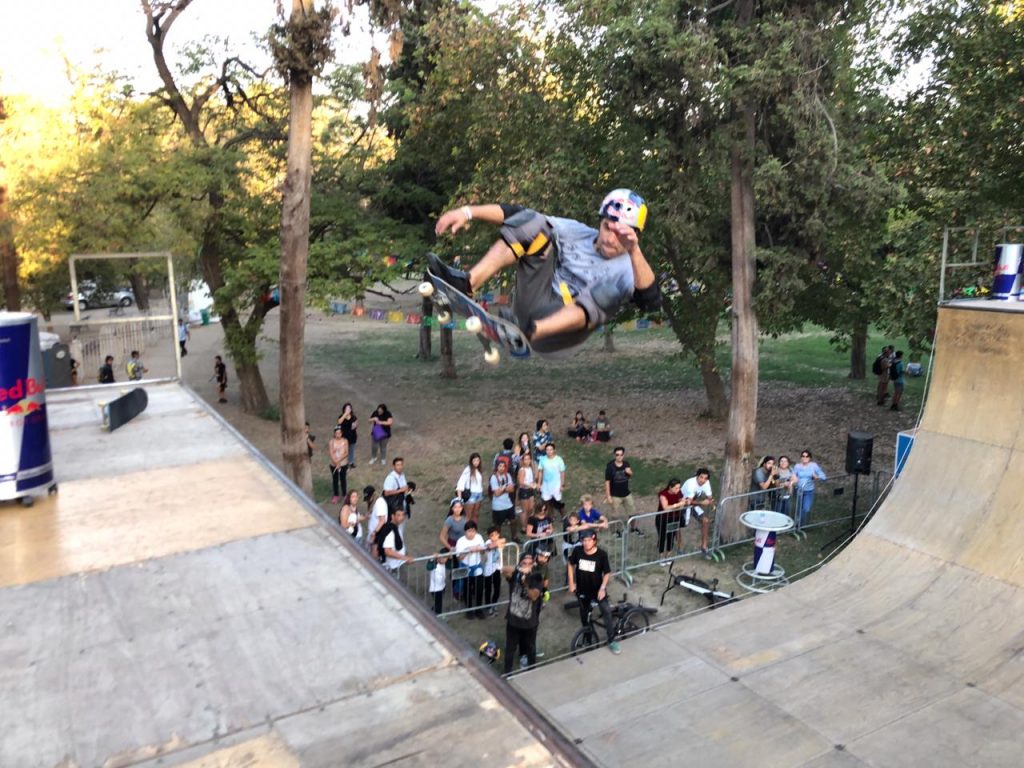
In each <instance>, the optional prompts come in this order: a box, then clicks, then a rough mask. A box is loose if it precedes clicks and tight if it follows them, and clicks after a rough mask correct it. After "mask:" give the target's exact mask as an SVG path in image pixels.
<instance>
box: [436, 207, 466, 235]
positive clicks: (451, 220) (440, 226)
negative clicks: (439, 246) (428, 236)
mask: <svg viewBox="0 0 1024 768" xmlns="http://www.w3.org/2000/svg"><path fill="white" fill-rule="evenodd" d="M468 226H469V219H467V218H466V214H465V212H463V210H462V209H461V208H453V209H452V210H450V211H446V212H445V213H442V214H441V218H439V219H438V220H437V224H435V225H434V234H436V235H443V234H444V233H445V232H451V233H452V234H453V235H454V234H455V233H456V232H458V231H459V230H461V229H465V228H467V227H468Z"/></svg>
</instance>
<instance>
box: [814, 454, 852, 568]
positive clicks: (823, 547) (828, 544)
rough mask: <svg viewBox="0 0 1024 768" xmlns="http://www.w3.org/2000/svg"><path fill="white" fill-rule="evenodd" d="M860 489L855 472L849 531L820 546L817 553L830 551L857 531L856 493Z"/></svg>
mask: <svg viewBox="0 0 1024 768" xmlns="http://www.w3.org/2000/svg"><path fill="white" fill-rule="evenodd" d="M859 487H860V472H856V473H854V475H853V504H852V505H851V506H850V531H849V532H848V533H840V534H839V535H838V536H836V537H835V538H834V539H832V540H831V541H829V542H826V543H825V544H822V545H821V549H819V550H818V552H824V551H825V550H826V549H831V548H832V545H833V544H836V543H838V542H839V541H841V540H842V539H849V538H850V537H851V536H853V534H854V533H855V532H856V530H857V491H858V490H859Z"/></svg>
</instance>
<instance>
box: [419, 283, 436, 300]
mask: <svg viewBox="0 0 1024 768" xmlns="http://www.w3.org/2000/svg"><path fill="white" fill-rule="evenodd" d="M419 291H420V296H423V297H424V298H428V299H429V298H430V297H431V296H433V295H434V284H433V283H420V288H419Z"/></svg>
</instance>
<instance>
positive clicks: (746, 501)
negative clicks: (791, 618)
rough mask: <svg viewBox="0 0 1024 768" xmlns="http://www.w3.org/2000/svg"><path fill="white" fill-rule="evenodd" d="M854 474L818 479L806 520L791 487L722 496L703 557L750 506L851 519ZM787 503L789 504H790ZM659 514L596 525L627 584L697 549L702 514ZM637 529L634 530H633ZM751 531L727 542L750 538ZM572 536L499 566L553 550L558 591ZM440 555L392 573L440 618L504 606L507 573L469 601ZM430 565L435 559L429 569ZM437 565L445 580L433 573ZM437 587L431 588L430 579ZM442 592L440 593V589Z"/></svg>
mask: <svg viewBox="0 0 1024 768" xmlns="http://www.w3.org/2000/svg"><path fill="white" fill-rule="evenodd" d="M891 480H892V473H891V472H887V471H878V472H875V473H873V475H872V476H871V477H861V478H860V479H859V481H857V483H858V485H857V490H858V503H857V518H859V519H863V517H864V516H865V515H867V514H868V513H869V512H870V511H871V510H872V509H873V508H874V506H875V505H876V504H877V503H878V501H879V500H880V499H881V498H882V497H883V496H884V495H885V494H886V493H887V492H888V490H889V488H890V486H891ZM854 482H855V477H854V476H853V475H839V476H836V477H832V478H829V479H828V480H824V481H819V482H817V483H816V487H815V492H814V497H813V502H812V503H811V505H810V508H809V511H808V515H807V518H806V519H805V520H804V521H803V523H802V525H801V524H800V522H799V514H798V512H799V510H800V509H801V508H802V507H801V506H799V505H800V504H801V503H802V502H804V501H806V500H807V497H806V496H802V495H801V494H800V493H794V494H793V495H792V496H791V497H790V498H789V499H786V498H785V497H784V495H783V494H780V493H779V491H778V489H773V490H769V491H757V492H756V493H744V494H739V495H736V496H727V497H726V498H724V499H722V500H721V501H720V502H719V503H718V505H717V507H713V508H710V509H708V511H707V513H706V514H707V516H708V518H709V521H710V531H709V552H708V553H707V555H708V556H709V557H711V558H712V559H715V560H722V559H724V553H723V552H722V544H721V531H720V521H721V520H724V519H726V518H727V517H728V516H729V515H735V516H737V517H738V516H739V515H740V514H742V513H743V512H746V511H748V510H750V509H767V510H773V511H779V512H783V513H788V514H789V515H790V516H791V517H793V518H794V520H795V521H796V522H797V527H796V528H795V529H794V535H797V536H801V535H806V533H805V531H807V530H810V529H813V528H816V527H820V526H824V525H828V524H832V523H837V522H842V521H846V520H849V519H850V516H851V512H852V504H853V486H854ZM787 502H788V505H787ZM665 514H666V513H664V512H645V513H641V514H637V515H632V516H631V517H630V518H629V519H628V521H623V520H613V521H611V522H610V523H609V524H608V528H607V530H600V531H599V545H600V546H601V547H602V548H603V549H604V550H605V551H606V552H607V553H608V558H609V561H610V564H611V568H612V573H613V575H615V576H617V577H618V578H619V579H621V580H622V581H623V582H624V583H625V584H626V585H627V586H628V585H629V584H631V583H632V582H633V572H635V571H637V570H639V569H642V568H647V567H650V566H653V565H656V564H659V563H669V562H672V561H675V560H681V559H684V558H689V557H694V556H698V555H702V554H703V553H702V551H701V548H700V544H701V526H700V520H699V519H698V518H696V517H695V516H691V518H690V520H689V524H688V525H683V520H685V513H682V512H681V515H680V520H679V521H678V522H676V521H670V520H665V519H663V518H661V519H659V516H662V515H665ZM634 529H635V530H638V531H639V533H637V532H634ZM752 540H753V537H748V538H745V539H741V540H738V541H735V542H731V543H730V544H729V545H728V546H733V545H736V544H743V543H746V542H749V541H752ZM577 545H578V544H577V542H576V536H574V535H573V534H572V533H571V532H570V533H566V532H565V531H564V526H563V530H562V531H559V532H556V533H552V534H550V535H548V536H543V537H539V538H534V539H528V540H526V541H524V542H523V543H522V544H518V543H516V542H509V543H507V544H505V546H504V547H503V548H502V552H501V566H500V567H502V568H504V567H508V566H514V565H516V564H517V563H518V561H519V554H520V552H521V551H524V550H528V551H533V552H536V551H537V550H547V551H549V552H550V553H551V559H550V561H549V563H548V579H549V590H550V591H551V592H552V593H557V592H562V591H564V590H565V589H566V588H567V584H566V564H567V562H568V559H569V556H570V554H571V552H572V549H573V547H574V546H577ZM440 557H445V556H442V555H439V554H430V555H424V556H423V557H418V558H416V559H415V560H414V561H412V562H410V563H407V564H406V565H405V566H403V567H402V568H401V569H400V570H399V572H398V574H397V578H398V580H399V582H400V583H401V584H403V585H404V586H405V587H406V588H407V589H408V590H409V591H410V592H412V593H413V594H414V595H415V596H416V597H417V598H418V599H420V600H421V601H422V602H423V604H424V605H426V606H427V607H428V608H430V609H431V610H435V612H436V613H437V614H438V616H440V617H441V618H449V617H452V616H459V615H462V614H465V613H468V612H469V611H472V610H488V609H491V608H499V607H502V606H504V604H505V602H506V601H507V599H508V587H507V586H506V584H505V579H504V578H502V577H499V578H498V579H496V580H494V583H493V584H492V585H491V586H490V587H487V586H486V585H485V592H484V593H483V594H484V598H489V599H481V600H479V601H477V604H475V605H470V604H468V603H467V596H468V595H469V589H470V583H469V580H470V579H471V578H473V577H471V576H470V572H469V569H467V568H465V567H464V566H462V565H461V564H460V563H459V562H458V561H457V559H456V558H455V556H454V555H448V556H447V561H446V562H443V563H440V564H438V558H440ZM428 564H437V565H436V566H433V565H432V567H428ZM437 568H440V569H441V572H442V573H443V579H442V578H441V577H440V576H438V575H437ZM432 579H433V586H434V588H435V589H436V590H437V591H436V592H432V591H431V582H432ZM438 594H440V598H437V595H438Z"/></svg>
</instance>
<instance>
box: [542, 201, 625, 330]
mask: <svg viewBox="0 0 1024 768" xmlns="http://www.w3.org/2000/svg"><path fill="white" fill-rule="evenodd" d="M548 221H550V222H551V226H552V227H554V230H555V240H556V242H557V243H558V267H557V269H556V270H555V276H554V280H553V281H552V286H551V287H552V288H553V289H554V290H555V291H556V292H557V291H558V284H559V282H561V281H565V283H566V284H567V285H568V286H569V288H570V289H571V290H572V291H573V293H576V294H579V293H584V292H590V293H594V292H595V291H597V290H600V292H601V294H602V295H601V297H600V298H601V301H600V302H599V303H600V304H601V306H602V307H604V308H605V309H606V311H608V314H609V316H611V315H613V314H614V312H613V311H610V310H609V307H610V306H611V305H612V303H614V304H615V305H616V306H619V305H621V304H624V303H625V302H627V301H629V299H630V298H631V297H632V296H633V287H634V286H633V262H632V261H630V258H629V255H628V254H626V253H623V254H622V255H620V256H616V257H614V258H611V259H606V258H604V257H603V256H602V255H601V254H599V253H598V252H597V251H596V250H595V248H594V240H596V239H597V234H598V233H597V230H596V229H594V228H593V227H588V226H587V225H586V224H583V223H581V222H578V221H575V220H573V219H560V218H557V217H555V216H548Z"/></svg>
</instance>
